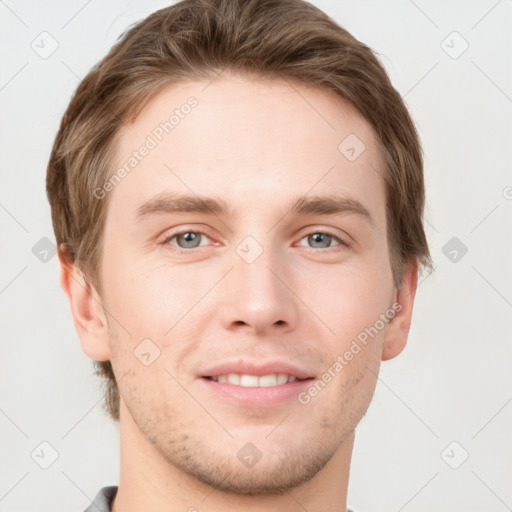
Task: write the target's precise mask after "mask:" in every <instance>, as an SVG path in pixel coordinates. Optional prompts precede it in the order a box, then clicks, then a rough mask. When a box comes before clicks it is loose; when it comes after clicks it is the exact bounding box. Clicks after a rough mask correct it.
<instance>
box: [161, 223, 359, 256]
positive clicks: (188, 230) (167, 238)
mask: <svg viewBox="0 0 512 512" xmlns="http://www.w3.org/2000/svg"><path fill="white" fill-rule="evenodd" d="M185 233H200V234H201V235H203V236H205V237H206V238H209V239H210V240H212V237H211V236H210V235H209V234H208V233H207V232H206V230H205V229H203V228H200V227H194V226H188V227H187V226H185V227H182V228H181V229H179V230H178V231H172V232H171V233H169V234H167V235H165V237H164V239H163V241H162V242H161V244H162V245H172V246H173V249H172V250H173V251H177V252H179V253H188V254H191V253H192V252H194V250H197V249H199V247H204V246H203V245H199V246H198V247H191V248H190V249H183V248H181V247H179V246H178V245H175V244H170V240H172V239H174V238H176V237H177V236H179V235H183V234H185ZM314 233H322V234H326V235H328V236H330V237H332V238H334V239H335V240H336V241H337V242H339V245H335V246H333V247H327V248H325V249H316V248H314V247H306V248H307V249H310V250H312V251H315V252H318V251H323V252H327V251H329V250H330V249H335V248H336V247H340V246H343V247H351V243H349V242H347V240H346V239H345V238H344V237H342V236H341V235H340V234H338V232H336V231H335V230H333V229H331V228H327V227H321V226H312V227H309V228H306V231H305V232H303V234H302V236H301V237H300V238H299V242H300V241H301V240H303V239H304V238H305V237H306V236H308V235H310V234H314ZM347 236H348V235H347ZM300 247H303V246H300Z"/></svg>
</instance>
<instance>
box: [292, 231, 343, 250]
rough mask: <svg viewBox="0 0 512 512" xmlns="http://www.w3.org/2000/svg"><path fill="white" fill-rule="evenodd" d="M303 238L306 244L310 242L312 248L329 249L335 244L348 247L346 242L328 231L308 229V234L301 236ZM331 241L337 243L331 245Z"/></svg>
mask: <svg viewBox="0 0 512 512" xmlns="http://www.w3.org/2000/svg"><path fill="white" fill-rule="evenodd" d="M304 239H307V243H308V244H312V245H311V246H310V247H311V248H312V249H331V248H334V247H337V246H343V247H349V244H348V243H346V242H345V241H344V240H342V239H341V238H340V237H339V236H337V235H335V234H334V233H332V232H330V231H322V230H316V231H310V233H309V234H307V235H306V236H304V237H303V238H301V240H304ZM333 241H336V242H338V243H337V244H335V245H334V246H332V245H331V243H332V242H333Z"/></svg>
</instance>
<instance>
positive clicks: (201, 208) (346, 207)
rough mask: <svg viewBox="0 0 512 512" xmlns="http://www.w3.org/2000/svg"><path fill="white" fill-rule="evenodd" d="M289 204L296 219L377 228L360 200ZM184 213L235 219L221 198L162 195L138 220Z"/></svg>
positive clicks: (142, 209)
mask: <svg viewBox="0 0 512 512" xmlns="http://www.w3.org/2000/svg"><path fill="white" fill-rule="evenodd" d="M290 204H291V206H290V207H289V211H290V213H292V214H295V215H297V216H301V215H303V216H304V215H337V214H338V215H347V214H357V215H359V216H361V217H362V218H363V219H365V220H366V221H367V222H368V223H369V224H370V225H371V226H372V227H374V228H375V220H374V219H373V217H372V216H371V214H370V212H369V210H368V209H367V208H366V207H365V206H364V205H363V204H362V203H361V202H360V201H358V200H357V199H353V198H350V197H344V196H340V195H336V194H329V195H323V196H318V195H314V196H301V197H298V198H296V199H294V200H292V201H291V203H290ZM185 212H189V213H206V214H211V215H216V216H217V215H229V216H234V214H235V213H236V210H235V209H231V208H229V207H228V205H227V204H226V202H225V201H223V200H222V199H218V198H213V197H200V196H194V195H186V194H176V193H170V192H162V193H160V194H158V195H156V196H155V197H153V198H151V199H150V200H149V201H147V202H146V203H144V204H143V205H142V206H140V207H139V208H138V209H137V211H136V216H135V217H136V220H137V221H141V220H143V219H144V218H146V217H149V216H152V215H156V214H161V213H185Z"/></svg>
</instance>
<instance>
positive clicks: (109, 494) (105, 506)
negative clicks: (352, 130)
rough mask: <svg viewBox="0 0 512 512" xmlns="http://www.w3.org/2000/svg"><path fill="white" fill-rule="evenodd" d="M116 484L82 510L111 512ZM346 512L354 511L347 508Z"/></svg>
mask: <svg viewBox="0 0 512 512" xmlns="http://www.w3.org/2000/svg"><path fill="white" fill-rule="evenodd" d="M116 493H117V485H111V486H109V487H103V488H102V489H100V491H99V492H98V494H96V497H95V498H94V500H93V502H92V503H91V504H90V505H89V506H88V507H87V508H86V509H85V510H84V512H111V510H110V508H111V507H112V502H113V501H114V498H115V497H116ZM347 512H354V511H353V510H351V509H347Z"/></svg>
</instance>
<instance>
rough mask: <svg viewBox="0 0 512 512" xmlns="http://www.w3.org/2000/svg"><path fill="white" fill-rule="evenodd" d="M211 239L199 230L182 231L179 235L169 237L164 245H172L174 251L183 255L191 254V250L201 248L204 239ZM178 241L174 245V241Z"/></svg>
mask: <svg viewBox="0 0 512 512" xmlns="http://www.w3.org/2000/svg"><path fill="white" fill-rule="evenodd" d="M204 238H207V239H208V240H209V237H208V236H206V234H205V233H204V232H203V231H198V230H194V231H193V230H186V231H180V232H178V233H174V234H172V235H171V236H168V237H167V238H166V239H165V240H164V241H163V242H162V244H163V245H172V246H173V250H176V251H178V252H181V253H185V252H190V250H191V249H195V248H196V247H200V246H201V245H204V244H201V241H202V239H204ZM174 239H176V243H172V241H173V240H174Z"/></svg>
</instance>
